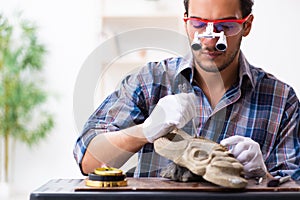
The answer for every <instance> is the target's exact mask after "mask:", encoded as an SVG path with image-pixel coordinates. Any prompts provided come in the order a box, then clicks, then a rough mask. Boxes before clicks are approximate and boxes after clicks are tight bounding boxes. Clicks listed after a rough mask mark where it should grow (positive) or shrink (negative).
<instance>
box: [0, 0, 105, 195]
mask: <svg viewBox="0 0 300 200" xmlns="http://www.w3.org/2000/svg"><path fill="white" fill-rule="evenodd" d="M99 9H100V8H99V2H97V1H96V0H88V1H84V0H81V1H73V0H62V1H61V0H45V1H39V0H7V1H3V0H1V1H0V11H4V13H6V14H8V15H11V14H12V13H13V12H15V10H23V11H24V13H23V15H24V17H26V18H29V19H32V20H34V21H36V22H37V24H38V26H39V30H40V32H39V33H40V37H41V40H42V42H43V43H45V44H46V46H47V49H48V52H49V53H48V55H47V58H46V63H45V77H46V80H45V82H46V84H45V87H46V89H47V90H48V91H49V92H50V93H51V94H52V96H53V98H51V101H50V102H49V105H48V108H49V111H51V112H52V113H53V114H54V115H55V122H56V125H55V128H54V129H53V131H52V132H51V133H50V135H49V136H48V137H47V139H46V140H44V141H42V142H41V143H40V144H39V145H36V146H33V147H32V148H29V147H27V146H26V145H24V144H21V143H17V147H16V149H15V153H16V155H15V158H14V162H13V164H14V167H13V169H12V172H13V176H12V178H13V183H14V188H15V190H16V191H17V192H22V193H26V194H28V193H29V192H30V191H32V190H34V189H35V188H37V187H39V186H40V185H41V184H44V183H45V182H47V181H48V180H50V179H52V178H76V177H77V178H79V177H82V176H81V174H80V172H79V170H78V167H77V165H76V164H75V161H74V159H73V154H72V149H73V146H74V144H75V141H76V138H77V134H78V133H77V130H76V126H75V123H74V120H73V88H74V84H75V80H76V77H77V74H78V71H79V69H80V67H81V65H82V63H83V62H84V60H85V59H86V58H87V56H88V55H89V54H90V53H91V52H92V51H93V50H94V48H95V47H96V46H97V45H98V44H97V42H98V39H97V37H98V34H99V32H100V30H99V29H100V25H101V24H99V23H100V22H101V21H100V17H99V15H100V14H99V11H98V10H99Z"/></svg>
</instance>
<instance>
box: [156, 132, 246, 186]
mask: <svg viewBox="0 0 300 200" xmlns="http://www.w3.org/2000/svg"><path fill="white" fill-rule="evenodd" d="M154 148H155V151H156V152H157V153H158V154H160V155H161V156H163V157H166V158H168V159H169V160H171V161H173V162H174V163H175V164H176V165H177V166H174V165H172V164H171V165H169V166H168V168H166V169H165V170H163V173H162V176H163V177H166V178H171V179H172V180H177V181H178V180H179V181H188V180H193V179H194V180H195V179H197V176H199V177H202V178H203V179H205V180H206V181H209V182H211V183H214V184H216V185H220V186H223V187H228V188H244V187H246V185H247V180H246V179H244V178H243V177H242V176H243V165H242V164H241V163H240V162H239V161H238V160H237V159H235V158H234V157H233V155H232V154H231V153H230V152H229V151H227V149H226V147H224V146H222V145H220V144H218V143H216V142H213V141H211V140H208V139H205V138H195V137H192V136H190V135H189V134H187V133H186V132H184V131H182V130H178V129H175V130H173V131H172V132H170V133H169V134H167V135H166V136H164V137H161V138H159V139H157V140H156V141H155V142H154ZM185 168H186V169H188V170H185ZM175 173H176V174H175ZM199 177H198V178H199Z"/></svg>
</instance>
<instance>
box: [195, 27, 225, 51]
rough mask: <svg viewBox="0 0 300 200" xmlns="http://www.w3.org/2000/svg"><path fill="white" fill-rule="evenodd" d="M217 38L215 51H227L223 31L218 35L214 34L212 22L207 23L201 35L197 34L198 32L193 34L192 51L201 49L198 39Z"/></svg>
mask: <svg viewBox="0 0 300 200" xmlns="http://www.w3.org/2000/svg"><path fill="white" fill-rule="evenodd" d="M216 37H218V38H219V39H218V41H217V43H216V46H215V47H216V49H217V50H218V51H226V49H227V40H226V36H225V34H224V31H221V32H220V33H215V32H214V23H213V22H209V23H208V25H207V27H206V31H205V32H204V33H202V34H199V33H198V31H196V32H195V35H194V40H193V42H192V44H191V46H192V49H194V50H195V51H198V50H200V49H201V48H202V45H201V42H200V39H201V38H216Z"/></svg>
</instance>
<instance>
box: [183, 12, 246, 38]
mask: <svg viewBox="0 0 300 200" xmlns="http://www.w3.org/2000/svg"><path fill="white" fill-rule="evenodd" d="M250 15H251V14H250ZM250 15H248V16H247V17H245V18H244V19H219V20H206V19H201V18H199V17H185V18H184V19H183V20H184V21H185V22H187V23H188V24H189V25H190V26H192V27H193V28H194V29H197V31H198V33H200V34H201V33H203V32H205V30H206V27H207V24H208V23H209V22H212V23H214V28H215V30H216V31H217V32H221V31H224V34H225V35H226V36H227V37H228V36H234V35H236V34H238V33H239V32H240V31H241V30H242V29H243V26H242V24H243V23H245V22H246V21H247V20H248V18H249V16H250Z"/></svg>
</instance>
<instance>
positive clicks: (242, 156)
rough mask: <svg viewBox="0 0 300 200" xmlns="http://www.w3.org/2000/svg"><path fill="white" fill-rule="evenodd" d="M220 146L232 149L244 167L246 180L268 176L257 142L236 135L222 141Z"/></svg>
mask: <svg viewBox="0 0 300 200" xmlns="http://www.w3.org/2000/svg"><path fill="white" fill-rule="evenodd" d="M220 144H221V145H223V146H231V147H232V148H231V149H230V152H231V153H232V154H233V155H234V157H235V158H236V159H237V160H239V161H240V162H241V163H242V164H243V165H244V171H245V177H246V178H255V177H263V176H265V175H266V173H267V168H266V165H265V163H264V160H263V156H262V152H261V150H260V147H259V144H258V143H257V142H255V141H254V140H252V139H251V138H248V137H243V136H239V135H235V136H232V137H229V138H226V139H224V140H222V141H221V142H220Z"/></svg>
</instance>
